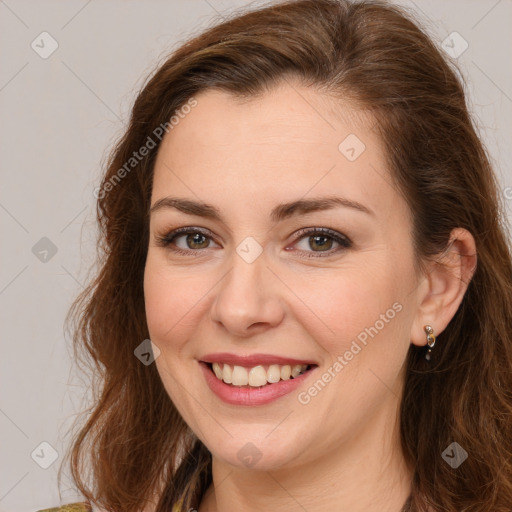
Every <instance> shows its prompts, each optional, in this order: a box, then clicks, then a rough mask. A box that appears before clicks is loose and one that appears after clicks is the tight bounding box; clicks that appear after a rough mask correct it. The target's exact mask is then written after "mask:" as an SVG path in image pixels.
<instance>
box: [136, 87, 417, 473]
mask: <svg viewBox="0 0 512 512" xmlns="http://www.w3.org/2000/svg"><path fill="white" fill-rule="evenodd" d="M195 99H196V100H197V105H196V106H194V107H193V108H191V109H190V112H189V113H188V114H187V115H186V116H184V117H183V119H181V120H180V122H179V124H177V125H175V126H174V128H173V129H172V130H171V131H170V132H169V133H168V134H167V135H166V137H165V138H164V140H163V142H162V145H161V147H160V149H159V153H158V157H157V161H156V165H155V171H154V172H155V174H154V184H153V191H152V199H151V204H152V213H151V219H150V233H151V235H150V242H149V248H148V256H147V263H146V269H145V278H144V291H145V303H146V314H147V322H148V326H149V331H150V336H151V340H152V341H153V343H154V344H155V345H156V346H157V347H158V348H159V350H160V355H159V356H158V357H157V359H156V365H157V368H158V372H159V374H160V376H161V379H162V381H163V384H164V386H165V388H166V390H167V392H168V394H169V396H170V398H171V399H172V401H173V402H174V404H175V405H176V407H177V408H178V410H179V412H180V413H181V415H182V416H183V418H184V420H185V421H186V422H187V424H188V425H189V426H190V427H191V429H192V430H193V431H194V432H195V434H196V435H197V436H198V437H199V438H200V439H201V440H202V441H203V443H204V444H205V445H206V446H207V447H208V449H209V450H210V451H211V452H212V455H213V457H214V460H221V461H223V462H224V463H226V464H230V465H232V466H238V467H242V466H249V467H251V465H253V464H254V463H255V462H254V461H256V462H257V465H258V467H259V468H263V469H276V468H284V467H292V466H294V465H299V464H306V463H308V464H310V463H312V462H314V460H315V459H316V458H318V457H322V456H326V455H328V454H334V453H336V452H337V451H339V450H343V449H346V448H347V447H349V446H351V444H352V443H353V442H354V440H355V439H361V438H364V437H365V436H366V437H367V438H368V439H369V438H370V437H371V436H372V435H374V436H377V435H382V431H383V429H385V430H386V429H393V428H394V427H395V423H394V422H395V420H396V416H397V408H398V406H399V401H400V399H399V397H400V392H401V384H402V382H403V369H404V360H405V357H406V354H407V351H408V348H409V345H410V335H411V325H412V324H413V321H414V316H415V313H416V310H417V307H418V297H417V289H418V288H417V287H418V276H417V275H416V272H415V267H414V259H413V248H412V235H411V216H410V212H409V209H408V207H407V205H406V202H405V200H404V199H403V198H402V197H401V196H400V194H399V192H398V190H397V188H396V187H395V186H394V185H393V182H392V179H391V176H390V174H389V171H388V170H387V169H386V163H385V153H384V150H385V148H384V147H383V146H382V143H381V141H380V140H379V138H378V137H377V135H376V134H375V133H374V131H372V126H373V123H372V120H371V119H369V118H365V117H364V116H363V115H362V114H361V113H359V112H357V111H356V110H354V108H353V107H350V106H349V105H348V104H347V105H344V104H343V103H340V102H339V101H338V102H337V103H336V104H335V103H334V100H332V99H329V98H326V97H324V96H322V95H320V94H319V93H317V92H315V91H313V90H311V89H307V88H303V87H300V86H299V85H294V87H293V88H292V87H290V86H289V85H280V86H277V87H276V88H275V89H274V90H273V91H272V92H270V93H265V95H263V96H261V97H255V98H252V99H250V100H244V101H241V100H239V99H236V98H235V97H233V96H232V95H230V94H228V93H224V92H219V91H206V92H202V93H201V94H200V95H198V96H196V97H195ZM185 201H186V202H185ZM196 203H199V204H196ZM205 204H206V205H207V206H205ZM213 363H216V364H215V365H214V364H213ZM290 371H291V372H292V375H295V378H292V377H291V376H290ZM214 372H217V375H216V374H215V373H214ZM299 372H302V373H300V374H299ZM224 381H226V382H224ZM269 381H270V382H269ZM386 431H387V430H386ZM379 433H380V434H379Z"/></svg>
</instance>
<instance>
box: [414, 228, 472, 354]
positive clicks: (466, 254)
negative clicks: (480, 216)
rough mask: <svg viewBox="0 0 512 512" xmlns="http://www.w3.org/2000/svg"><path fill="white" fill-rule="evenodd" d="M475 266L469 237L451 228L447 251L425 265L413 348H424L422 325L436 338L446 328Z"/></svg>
mask: <svg viewBox="0 0 512 512" xmlns="http://www.w3.org/2000/svg"><path fill="white" fill-rule="evenodd" d="M476 263H477V256H476V244H475V240H474V238H473V236H472V235H471V233H470V232H469V231H467V230H466V229H463V228H456V229H454V230H453V231H452V232H451V233H450V241H449V243H448V248H447V249H446V251H444V252H442V253H441V254H440V255H438V257H436V258H435V260H434V261H432V262H431V263H430V264H429V270H428V273H427V274H426V275H425V278H424V281H423V282H422V284H421V294H420V297H419V300H420V304H419V306H418V310H417V313H416V316H415V318H414V322H413V325H412V329H411V342H412V343H414V345H418V346H424V345H426V343H427V338H426V334H425V331H424V330H423V327H424V326H425V325H431V326H432V328H433V329H434V334H435V335H436V336H437V335H438V334H440V333H441V332H443V331H444V330H445V329H446V326H447V325H448V324H449V323H450V321H451V319H452V318H453V317H454V315H455V313H456V312H457V309H458V308H459V306H460V303H461V302H462V299H463V298H464V294H465V293H466V290H467V288H468V285H469V282H470V281H471V278H472V277H473V274H474V273H475V270H476Z"/></svg>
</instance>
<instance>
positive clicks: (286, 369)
mask: <svg viewBox="0 0 512 512" xmlns="http://www.w3.org/2000/svg"><path fill="white" fill-rule="evenodd" d="M291 374H292V367H291V366H290V365H289V364H285V365H284V366H282V367H281V379H283V380H288V379H289V378H290V376H291Z"/></svg>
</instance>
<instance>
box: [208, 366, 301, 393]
mask: <svg viewBox="0 0 512 512" xmlns="http://www.w3.org/2000/svg"><path fill="white" fill-rule="evenodd" d="M307 367H308V365H306V364H295V365H293V366H291V365H289V364H285V365H283V366H281V365H278V364H271V365H270V366H269V367H268V369H267V370H266V371H265V368H264V367H263V366H262V365H258V366H254V367H253V368H245V367H243V366H236V365H235V366H231V365H229V364H219V363H213V364H212V369H213V372H214V373H215V376H216V377H217V378H218V379H219V380H222V381H224V382H225V383H226V384H233V385H234V386H247V385H249V386H252V387H261V386H265V385H266V384H269V383H270V384H274V383H276V382H279V381H280V380H289V379H290V378H292V377H293V378H296V377H298V376H299V375H300V374H301V373H303V372H304V371H305V370H306V368H307Z"/></svg>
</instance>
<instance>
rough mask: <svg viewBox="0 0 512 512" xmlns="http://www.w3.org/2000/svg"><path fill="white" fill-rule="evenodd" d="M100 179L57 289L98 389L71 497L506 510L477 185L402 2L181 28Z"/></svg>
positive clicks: (499, 306)
mask: <svg viewBox="0 0 512 512" xmlns="http://www.w3.org/2000/svg"><path fill="white" fill-rule="evenodd" d="M97 197H98V219H99V224H100V227H101V242H102V245H101V247H102V251H103V257H102V260H101V269H100V272H99V274H98V276H97V278H96V280H95V281H94V282H93V283H92V285H91V286H90V288H89V289H88V290H87V292H86V293H84V294H83V295H82V296H81V298H80V300H79V301H78V302H77V303H76V305H75V309H74V314H75V318H76V319H77V320H78V322H79V325H78V326H77V331H76V333H77V335H76V346H77V348H78V349H84V348H85V350H86V352H87V353H88V354H89V355H90V358H91V360H92V362H93V363H94V364H95V365H96V366H95V368H96V372H97V375H98V379H99V383H100V384H101V385H100V387H99V392H98V399H97V402H96V403H95V406H94V408H93V410H92V412H91V414H90V416H89V418H88V420H87V422H86V423H85V425H84V426H83V428H82V429H81V431H80V433H79V435H78V436H77V438H76V440H75V444H74V447H73V451H72V453H71V467H72V471H73V476H74V478H75V480H76V482H77V485H78V487H79V489H80V490H81V492H82V493H83V494H84V496H85V497H86V499H87V502H88V503H89V504H95V505H96V506H98V507H100V508H101V509H103V510H108V511H121V510H122V511H123V512H128V511H144V512H148V511H151V512H153V511H155V512H163V511H170V510H174V511H188V510H191V509H195V510H198V511H199V512H220V511H227V510H243V511H255V510H285V511H288V510H290V511H292V510H307V511H309V512H314V511H320V510H322V511H323V510H350V511H353V512H360V511H366V512H373V511H379V512H382V511H386V512H395V511H396V512H398V511H435V512H438V511H439V512H441V511H442V512H452V511H461V510H467V511H470V510H471V511H475V512H476V511H479V512H484V511H491V510H492V511H494V512H504V511H505V510H507V511H509V510H510V507H511V504H512V466H511V455H512V422H511V419H510V414H511V412H512V395H511V392H510V390H511V389H512V377H511V376H512V373H511V370H512V344H511V341H512V340H511V334H510V333H511V332H512V319H511V318H512V315H511V312H512V288H511V284H512V283H511V276H512V271H511V270H512V265H511V255H510V252H509V249H508V246H507V240H506V236H505V231H504V228H503V227H502V226H501V224H500V210H499V201H498V195H497V186H496V180H495V177H494V175H493V173H492V170H491V168H490V165H489V161H488V158H487V156H486V153H485V150H484V148H483V146H482V143H481V141H480V140H479V138H478V136H477V134H476V132H475V129H474V127H473V124H472V121H471V119H470V115H469V113H468V111H467V108H466V104H465V98H464V93H463V89H462V86H461V84H460V82H459V80H458V78H457V76H456V74H455V73H454V71H453V69H452V68H451V66H450V65H449V64H447V62H446V61H445V59H444V57H443V56H442V55H441V54H440V52H439V50H438V49H437V48H436V47H435V45H434V44H433V43H432V41H431V40H430V39H429V38H428V36H426V35H425V34H424V33H423V32H422V31H421V30H420V29H419V28H418V27H417V26H416V24H414V23H413V21H411V20H410V19H409V17H408V16H406V15H405V14H404V13H403V12H402V11H401V10H400V9H398V8H396V7H393V6H390V5H387V4H383V3H377V2H370V1H360V2H356V3H352V2H348V1H345V0H300V1H292V2H285V3H279V4H276V5H274V6H271V7H267V8H262V9H260V10H256V11H254V12H249V13H246V14H243V15H240V16H238V17H235V18H233V19H230V20H227V21H225V22H223V23H221V24H219V25H217V26H216V27H213V28H211V29H209V30H208V31H206V32H205V33H203V34H201V35H200V36H198V37H196V38H195V39H193V40H191V41H189V42H188V43H186V44H184V45H183V46H182V47H181V48H179V49H178V50H177V51H176V52H175V53H174V54H173V55H172V56H171V57H170V58H169V59H168V60H167V62H165V64H163V65H162V66H161V67H160V68H159V69H158V70H157V72H156V73H155V75H154V76H153V77H152V78H151V79H150V80H149V81H148V83H147V84H146V86H145V87H144V89H143V90H142V92H141V93H140V94H139V96H138V98H137V100H136V102H135V105H134V107H133V112H132V117H131V121H130V125H129V127H128V129H127V131H126V133H125V135H124V137H123V138H122V140H121V141H120V142H119V144H118V145H117V147H116V148H115V151H114V152H113V154H112V157H111V159H110V162H109V165H108V169H107V171H106V174H105V176H104V178H103V182H102V185H101V187H100V188H99V189H98V190H97ZM149 340H151V341H149ZM88 470H89V472H88ZM74 506H75V507H78V508H77V509H80V510H87V509H88V507H89V505H87V504H83V505H82V506H81V505H80V504H75V505H74ZM61 510H66V508H62V509H61Z"/></svg>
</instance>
